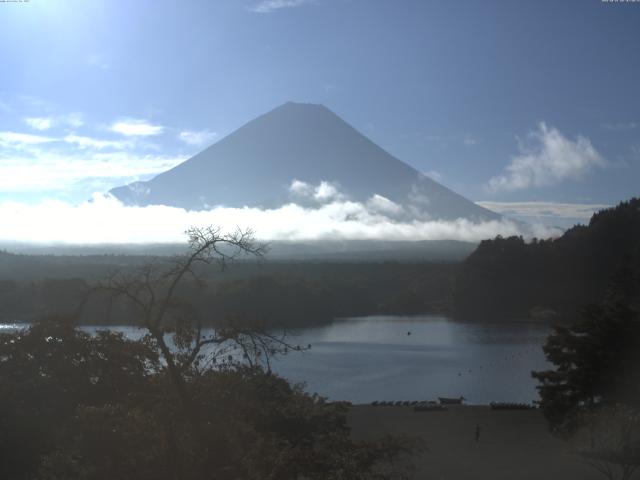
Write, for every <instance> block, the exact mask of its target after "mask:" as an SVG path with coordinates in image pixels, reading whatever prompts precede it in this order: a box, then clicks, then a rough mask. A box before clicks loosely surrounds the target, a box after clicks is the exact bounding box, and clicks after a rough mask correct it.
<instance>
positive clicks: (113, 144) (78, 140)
mask: <svg viewBox="0 0 640 480" xmlns="http://www.w3.org/2000/svg"><path fill="white" fill-rule="evenodd" d="M63 140H64V141H65V142H66V143H70V144H73V145H76V146H78V147H79V148H82V149H85V148H95V149H98V150H102V149H104V148H114V149H123V148H127V147H130V146H132V144H131V143H129V142H122V141H117V140H100V139H98V138H91V137H83V136H80V135H67V136H65V137H64V139H63Z"/></svg>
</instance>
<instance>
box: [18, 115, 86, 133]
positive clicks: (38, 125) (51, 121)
mask: <svg viewBox="0 0 640 480" xmlns="http://www.w3.org/2000/svg"><path fill="white" fill-rule="evenodd" d="M24 123H26V124H27V125H29V126H30V127H31V128H33V129H35V130H41V131H42V130H49V129H50V128H53V127H55V126H58V125H63V126H67V127H71V128H78V127H81V126H82V125H84V121H83V119H82V114H80V113H69V114H67V115H56V116H51V117H26V118H24Z"/></svg>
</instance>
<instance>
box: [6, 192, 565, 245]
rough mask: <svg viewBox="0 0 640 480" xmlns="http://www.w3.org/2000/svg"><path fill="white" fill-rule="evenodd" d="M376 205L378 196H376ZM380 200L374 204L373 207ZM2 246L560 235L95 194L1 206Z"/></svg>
mask: <svg viewBox="0 0 640 480" xmlns="http://www.w3.org/2000/svg"><path fill="white" fill-rule="evenodd" d="M374 198H375V197H374ZM378 202H379V198H378V200H375V201H374V204H377V203H378ZM0 218H2V219H3V228H2V229H0V241H21V242H36V243H51V242H61V243H72V244H73V243H75V244H79V243H87V244H98V243H149V242H153V243H158V242H159V243H174V242H184V241H185V237H184V231H185V230H186V229H187V228H188V227H190V226H193V225H196V226H205V225H217V226H220V227H223V228H225V229H235V228H236V226H240V227H251V228H253V229H254V230H255V231H256V234H257V237H258V238H259V239H261V240H265V241H273V240H297V241H304V240H307V241H308V240H326V239H334V240H335V239H337V240H348V239H384V240H409V241H413V240H445V239H450V240H464V241H479V240H482V239H485V238H492V237H494V236H496V235H498V234H501V235H504V236H507V235H521V234H523V235H526V236H531V235H535V236H537V237H540V238H542V237H548V236H550V235H557V234H558V233H559V231H558V230H557V229H549V228H545V227H540V226H538V227H535V228H532V229H531V231H523V228H522V226H521V224H518V223H516V222H512V221H509V220H502V221H490V222H483V223H473V222H471V221H469V220H464V219H458V220H454V221H416V220H414V221H403V222H399V221H394V220H393V219H392V218H390V217H389V216H388V215H387V214H385V213H384V212H381V211H380V210H379V209H376V208H371V206H370V205H369V204H368V202H367V203H359V202H350V201H344V200H342V201H337V200H336V201H333V202H331V203H326V204H322V205H318V206H316V207H314V208H305V207H302V206H300V205H296V204H293V203H292V204H288V205H284V206H282V207H280V208H277V209H267V210H261V209H258V208H248V207H245V208H223V207H216V208H212V209H208V210H201V211H186V210H184V209H180V208H174V207H167V206H161V205H152V206H147V207H127V206H123V205H122V204H121V203H120V202H119V201H118V200H116V199H115V198H113V197H111V196H105V195H98V194H96V195H94V198H93V201H92V202H84V203H82V204H80V205H77V206H73V205H71V204H68V203H65V202H60V201H45V202H42V203H40V204H36V205H29V204H24V203H16V202H2V203H0Z"/></svg>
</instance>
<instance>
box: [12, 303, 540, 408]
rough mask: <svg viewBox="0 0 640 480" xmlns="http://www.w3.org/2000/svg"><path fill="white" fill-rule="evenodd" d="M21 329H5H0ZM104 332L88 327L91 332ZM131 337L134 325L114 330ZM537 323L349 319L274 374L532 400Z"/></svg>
mask: <svg viewBox="0 0 640 480" xmlns="http://www.w3.org/2000/svg"><path fill="white" fill-rule="evenodd" d="M17 327H18V325H16V324H6V325H0V332H2V331H3V330H9V329H15V328H17ZM100 328H101V327H84V330H85V331H87V332H90V333H94V332H95V331H96V330H98V329H100ZM110 328H112V329H113V330H117V331H121V332H124V333H125V334H126V335H127V336H129V337H131V338H140V337H141V336H142V334H143V333H144V332H143V331H142V330H140V329H137V328H135V327H126V326H125V327H110ZM548 333H549V327H548V326H547V325H545V324H540V323H527V322H518V323H490V324H486V323H461V322H456V321H453V320H450V319H447V318H446V317H441V316H414V317H394V316H377V317H361V318H345V319H339V320H336V321H334V322H333V323H331V324H329V325H324V326H320V327H314V328H305V329H300V330H294V331H292V332H291V333H290V334H291V336H290V341H291V342H292V343H297V344H300V345H305V346H306V345H307V344H311V346H312V348H311V350H309V351H306V352H302V353H300V352H293V353H290V354H289V355H286V356H283V357H280V358H278V359H277V360H276V361H274V363H273V365H272V366H273V368H274V370H275V371H276V372H278V373H279V374H281V375H282V376H284V377H286V378H288V379H289V380H291V381H293V382H305V383H306V389H307V390H308V391H310V392H316V393H319V394H320V395H323V396H327V397H329V398H330V399H332V400H349V401H352V402H354V403H368V402H371V401H373V400H427V399H435V398H436V397H438V396H442V397H458V396H460V395H463V396H464V397H466V398H467V401H468V403H483V404H485V403H489V402H491V401H509V402H531V401H533V400H535V399H536V398H537V394H536V390H535V381H534V380H533V379H532V378H531V374H530V372H531V370H540V369H544V368H547V367H548V364H547V363H546V361H545V358H544V354H543V352H542V344H543V343H544V340H545V337H546V336H547V334H548Z"/></svg>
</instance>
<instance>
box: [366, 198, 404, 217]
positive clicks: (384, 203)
mask: <svg viewBox="0 0 640 480" xmlns="http://www.w3.org/2000/svg"><path fill="white" fill-rule="evenodd" d="M367 207H368V208H369V209H370V210H372V211H373V212H377V213H382V214H383V215H391V216H392V217H395V216H398V215H400V214H402V213H403V212H404V209H403V208H402V205H398V204H397V203H395V202H393V201H391V200H389V199H388V198H387V197H383V196H382V195H378V194H377V193H376V194H375V195H373V196H372V197H371V198H369V200H367Z"/></svg>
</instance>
